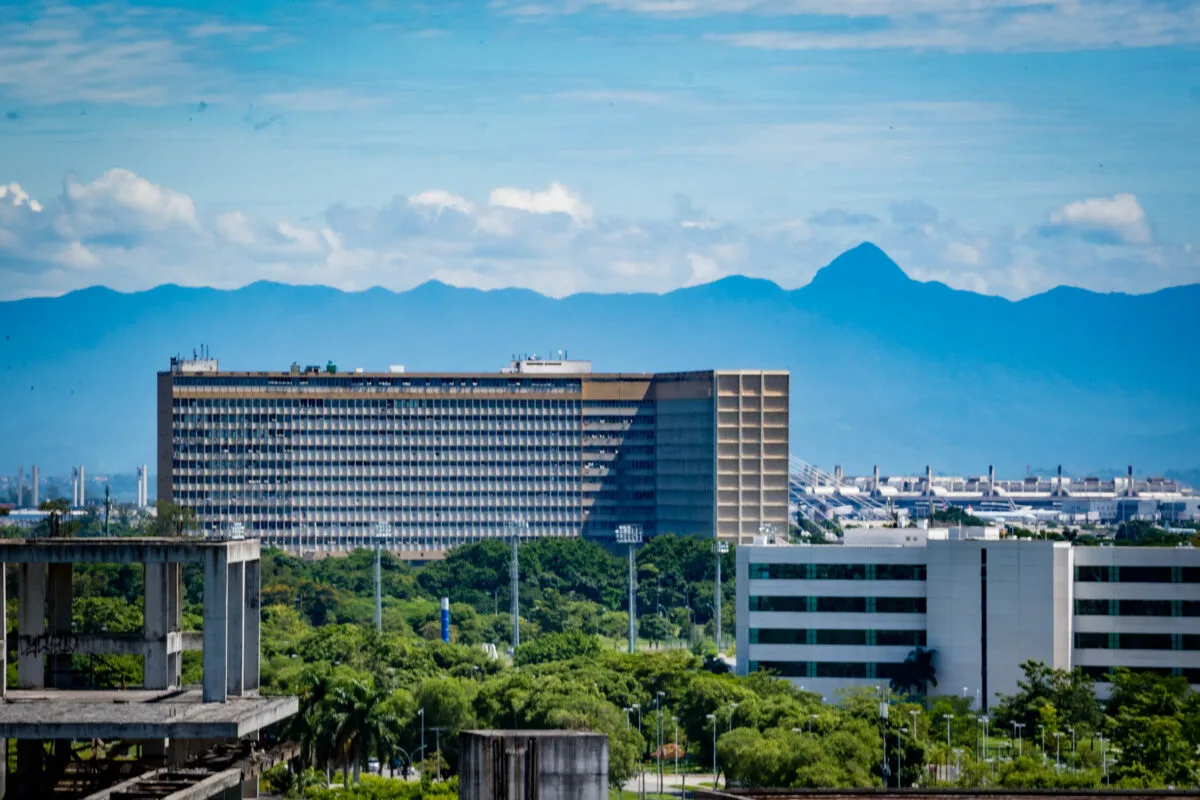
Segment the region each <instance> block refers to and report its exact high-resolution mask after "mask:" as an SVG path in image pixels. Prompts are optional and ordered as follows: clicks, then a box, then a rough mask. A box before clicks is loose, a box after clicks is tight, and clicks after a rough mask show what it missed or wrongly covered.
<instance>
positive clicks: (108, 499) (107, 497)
mask: <svg viewBox="0 0 1200 800" xmlns="http://www.w3.org/2000/svg"><path fill="white" fill-rule="evenodd" d="M111 488H112V487H111V484H110V483H109V481H107V480H106V481H105V482H104V535H105V536H106V537H107V536H108V512H109V511H110V510H111V509H112V494H111V492H110V491H109V490H110V489H111Z"/></svg>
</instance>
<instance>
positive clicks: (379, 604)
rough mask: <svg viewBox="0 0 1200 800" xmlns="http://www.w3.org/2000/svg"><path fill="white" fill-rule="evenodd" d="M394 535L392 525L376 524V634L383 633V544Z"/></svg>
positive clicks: (381, 522)
mask: <svg viewBox="0 0 1200 800" xmlns="http://www.w3.org/2000/svg"><path fill="white" fill-rule="evenodd" d="M391 534H392V523H390V522H384V521H382V520H381V521H379V522H376V523H375V632H376V633H382V632H383V564H382V559H383V542H384V540H385V539H387V538H388V537H389V536H391Z"/></svg>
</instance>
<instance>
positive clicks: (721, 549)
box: [713, 542, 729, 656]
mask: <svg viewBox="0 0 1200 800" xmlns="http://www.w3.org/2000/svg"><path fill="white" fill-rule="evenodd" d="M713 552H714V553H716V555H717V585H716V591H715V592H714V593H713V613H714V614H715V615H716V617H717V619H716V635H717V655H718V656H719V655H720V654H721V556H723V555H725V554H726V553H728V552H729V542H713Z"/></svg>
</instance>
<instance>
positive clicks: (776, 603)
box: [750, 595, 925, 614]
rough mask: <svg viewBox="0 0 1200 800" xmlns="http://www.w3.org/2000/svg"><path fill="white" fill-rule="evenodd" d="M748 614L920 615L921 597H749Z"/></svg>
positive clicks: (923, 605) (921, 609) (921, 612)
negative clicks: (771, 612) (795, 612)
mask: <svg viewBox="0 0 1200 800" xmlns="http://www.w3.org/2000/svg"><path fill="white" fill-rule="evenodd" d="M750 610H751V611H803V612H809V613H829V614H924V613H925V598H924V597H803V596H800V597H797V596H795V595H778V596H775V595H761V596H760V595H751V597H750Z"/></svg>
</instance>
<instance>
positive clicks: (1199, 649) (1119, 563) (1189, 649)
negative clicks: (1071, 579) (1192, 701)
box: [1072, 547, 1200, 688]
mask: <svg viewBox="0 0 1200 800" xmlns="http://www.w3.org/2000/svg"><path fill="white" fill-rule="evenodd" d="M1074 557H1075V558H1074V571H1075V597H1074V600H1075V602H1074V612H1075V613H1074V621H1073V628H1074V630H1073V632H1074V639H1073V642H1072V651H1073V654H1072V658H1073V661H1074V663H1075V664H1076V665H1078V666H1080V667H1082V668H1083V669H1084V671H1085V672H1087V673H1089V674H1090V675H1092V676H1093V677H1095V678H1097V679H1099V680H1100V681H1101V683H1100V686H1101V687H1102V688H1106V685H1107V684H1106V682H1105V681H1104V677H1105V675H1106V673H1107V672H1108V671H1109V670H1110V669H1111V668H1112V667H1117V666H1121V667H1128V668H1130V669H1141V670H1152V671H1155V672H1163V673H1166V674H1173V675H1183V676H1185V677H1187V679H1188V682H1189V683H1192V684H1200V550H1196V549H1193V548H1174V547H1077V548H1075V550H1074Z"/></svg>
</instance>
